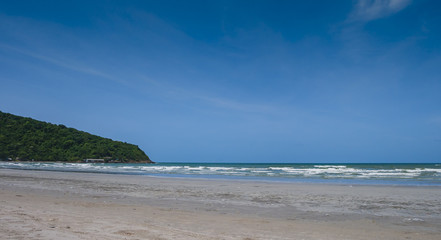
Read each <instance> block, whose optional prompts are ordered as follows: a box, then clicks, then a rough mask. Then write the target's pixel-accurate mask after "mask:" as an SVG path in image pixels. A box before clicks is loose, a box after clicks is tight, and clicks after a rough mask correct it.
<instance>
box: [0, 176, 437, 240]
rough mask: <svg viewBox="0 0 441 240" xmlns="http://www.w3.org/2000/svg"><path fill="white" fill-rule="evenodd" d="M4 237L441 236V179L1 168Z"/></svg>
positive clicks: (0, 213)
mask: <svg viewBox="0 0 441 240" xmlns="http://www.w3.org/2000/svg"><path fill="white" fill-rule="evenodd" d="M0 204H1V208H0V239H243V240H245V239H248V240H251V239H437V240H438V239H441V188H440V187H435V186H434V187H426V186H418V187H416V186H386V185H384V186H363V185H353V186H352V185H337V184H302V183H277V182H258V181H239V180H236V181H233V180H212V179H188V178H185V179H183V178H160V177H149V176H137V175H116V174H93V173H71V172H49V171H25V170H8V169H2V170H0Z"/></svg>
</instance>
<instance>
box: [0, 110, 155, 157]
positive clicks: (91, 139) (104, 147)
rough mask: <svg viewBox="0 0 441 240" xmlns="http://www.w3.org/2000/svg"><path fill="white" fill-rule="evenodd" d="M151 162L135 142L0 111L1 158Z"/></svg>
mask: <svg viewBox="0 0 441 240" xmlns="http://www.w3.org/2000/svg"><path fill="white" fill-rule="evenodd" d="M91 158H93V159H106V161H111V162H151V161H150V159H149V157H148V156H147V155H146V154H145V153H144V152H143V151H142V150H141V149H140V148H139V147H138V146H136V145H133V144H128V143H123V142H119V141H113V140H111V139H108V138H102V137H99V136H96V135H92V134H89V133H86V132H82V131H78V130H76V129H73V128H68V127H66V126H64V125H55V124H51V123H46V122H41V121H37V120H34V119H32V118H25V117H20V116H15V115H12V114H9V113H3V112H1V111H0V159H2V160H6V159H10V160H22V161H30V160H35V161H68V162H80V161H83V160H84V159H91Z"/></svg>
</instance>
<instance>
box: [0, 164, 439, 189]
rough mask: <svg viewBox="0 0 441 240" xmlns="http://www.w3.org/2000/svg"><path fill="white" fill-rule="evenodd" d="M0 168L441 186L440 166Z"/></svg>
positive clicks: (296, 165) (198, 165)
mask: <svg viewBox="0 0 441 240" xmlns="http://www.w3.org/2000/svg"><path fill="white" fill-rule="evenodd" d="M0 168H3V169H23V170H49V171H70V172H91V173H112V174H136V175H150V176H167V177H186V178H218V179H241V180H258V181H282V182H319V183H342V184H396V185H436V186H441V164H286V163H283V164H282V163H277V164H262V163H259V164H252V163H156V164H112V163H38V162H35V163H34V162H0Z"/></svg>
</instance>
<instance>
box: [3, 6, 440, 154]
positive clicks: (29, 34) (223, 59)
mask: <svg viewBox="0 0 441 240" xmlns="http://www.w3.org/2000/svg"><path fill="white" fill-rule="evenodd" d="M439 9H441V2H439V1H437V0H419V1H411V0H359V1H352V0H349V1H343V0H342V1H44V0H43V1H2V2H1V3H0V111H3V112H9V113H13V114H17V115H22V116H28V117H33V118H36V119H38V120H43V121H47V122H52V123H57V124H60V123H62V124H64V125H67V126H70V127H74V128H77V129H80V130H83V131H88V132H90V133H93V134H97V135H100V136H104V137H108V138H112V139H114V140H120V141H126V142H130V143H134V144H136V145H139V146H140V147H141V148H142V149H143V150H144V151H145V152H146V153H147V154H148V155H149V156H150V157H151V158H152V159H153V160H154V161H158V162H170V161H171V162H177V161H185V162H441V28H440V26H441V15H440V14H439Z"/></svg>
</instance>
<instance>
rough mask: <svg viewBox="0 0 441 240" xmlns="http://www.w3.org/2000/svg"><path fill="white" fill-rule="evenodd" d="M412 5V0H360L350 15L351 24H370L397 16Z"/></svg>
mask: <svg viewBox="0 0 441 240" xmlns="http://www.w3.org/2000/svg"><path fill="white" fill-rule="evenodd" d="M410 3H411V0H359V1H358V2H357V3H356V4H355V6H354V9H353V10H352V12H351V14H350V15H349V19H348V20H349V21H351V22H368V21H372V20H375V19H379V18H383V17H387V16H390V15H392V14H395V13H397V12H399V11H401V10H403V9H404V8H406V7H407V6H408V5H409V4H410Z"/></svg>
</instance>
